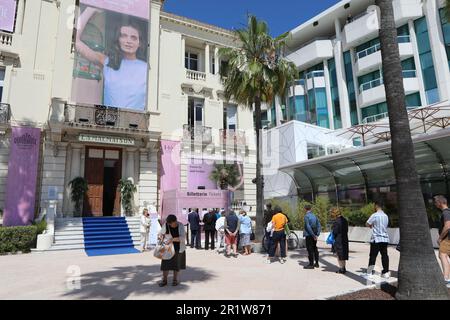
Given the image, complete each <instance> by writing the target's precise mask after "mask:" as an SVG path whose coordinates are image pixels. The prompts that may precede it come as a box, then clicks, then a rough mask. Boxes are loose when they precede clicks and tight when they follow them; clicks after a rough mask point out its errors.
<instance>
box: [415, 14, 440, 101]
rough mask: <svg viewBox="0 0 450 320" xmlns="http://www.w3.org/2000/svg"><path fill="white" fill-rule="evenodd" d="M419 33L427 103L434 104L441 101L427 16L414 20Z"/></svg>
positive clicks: (418, 39)
mask: <svg viewBox="0 0 450 320" xmlns="http://www.w3.org/2000/svg"><path fill="white" fill-rule="evenodd" d="M414 26H415V29H416V35H417V46H418V48H419V57H420V64H421V68H422V74H423V82H424V86H425V94H426V96H427V103H428V104H433V103H435V102H438V101H439V92H438V88H437V81H436V73H435V69H434V64H433V56H432V53H431V46H430V39H429V36H428V26H427V21H426V19H425V17H422V18H419V19H417V20H416V21H414Z"/></svg>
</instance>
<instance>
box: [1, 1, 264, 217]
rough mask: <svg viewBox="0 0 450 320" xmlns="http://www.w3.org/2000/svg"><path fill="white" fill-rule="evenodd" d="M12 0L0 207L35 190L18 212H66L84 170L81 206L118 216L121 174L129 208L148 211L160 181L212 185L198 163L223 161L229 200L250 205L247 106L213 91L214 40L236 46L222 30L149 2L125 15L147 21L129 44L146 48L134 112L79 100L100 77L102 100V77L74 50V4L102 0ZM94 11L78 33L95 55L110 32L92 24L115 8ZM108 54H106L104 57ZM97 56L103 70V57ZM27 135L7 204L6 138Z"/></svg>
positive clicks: (207, 165)
mask: <svg viewBox="0 0 450 320" xmlns="http://www.w3.org/2000/svg"><path fill="white" fill-rule="evenodd" d="M13 2H14V5H13V6H12V8H13V10H14V12H13V13H12V16H13V18H14V19H13V27H12V30H10V31H0V94H1V102H2V104H1V107H0V209H2V210H3V209H4V208H6V206H7V203H6V202H7V201H8V199H9V198H10V200H9V201H10V203H9V204H8V205H9V206H12V207H16V208H17V207H18V206H19V202H18V201H22V200H23V201H25V200H24V199H25V198H26V196H25V194H31V193H34V194H35V195H36V196H35V198H34V197H33V196H31V197H28V198H27V200H26V201H28V202H27V204H26V205H27V206H28V207H27V210H28V209H29V210H32V211H33V212H34V216H37V215H39V214H45V213H47V211H48V208H49V207H51V208H52V210H54V212H55V213H56V217H57V219H60V218H66V217H73V216H74V203H73V202H72V201H71V199H70V190H71V189H70V186H69V182H70V181H71V180H72V179H74V178H76V177H84V178H85V179H86V180H87V182H88V184H89V192H88V195H87V198H85V201H84V204H83V212H82V215H83V216H112V215H114V216H118V215H121V214H123V208H122V206H121V205H120V201H121V200H120V194H119V191H118V187H117V185H118V181H119V180H120V179H128V178H132V180H133V182H134V183H135V185H136V186H137V192H136V193H135V196H134V201H135V203H134V210H133V211H134V213H135V214H136V215H138V214H140V212H141V211H142V208H144V207H147V206H149V205H154V206H156V207H157V208H160V205H161V194H162V192H163V191H168V190H164V188H166V189H176V190H179V191H189V190H198V189H211V188H212V189H216V188H217V186H215V185H214V184H213V185H212V186H211V181H209V178H208V175H209V171H210V170H211V168H212V165H213V163H220V162H221V161H224V160H226V161H228V163H235V164H237V165H238V166H239V167H240V168H241V169H242V170H241V171H242V175H243V178H242V180H243V183H242V184H241V185H240V186H239V188H238V190H236V192H235V193H234V200H235V203H236V204H237V205H239V204H243V203H246V204H247V205H248V206H250V207H251V208H252V211H255V209H256V205H255V198H256V188H255V185H254V184H253V183H252V179H253V178H254V177H255V141H254V130H253V115H252V111H251V110H248V109H246V108H244V107H243V106H239V105H237V104H235V103H233V102H232V101H226V100H225V98H224V95H223V87H222V84H221V81H220V77H219V68H220V66H221V64H222V63H224V62H223V61H221V59H220V57H219V55H218V50H219V48H221V47H230V46H234V45H236V42H235V38H234V36H233V33H232V32H231V31H229V30H224V29H222V28H219V27H216V26H212V25H208V24H205V23H201V22H199V21H194V20H190V19H187V18H184V17H180V16H176V15H173V14H170V13H167V12H164V11H163V3H162V2H161V1H157V0H147V1H145V0H144V1H143V2H142V1H141V3H145V2H147V4H146V5H147V6H148V12H138V13H137V14H139V15H142V16H146V17H147V18H146V19H147V20H146V21H148V23H147V24H144V25H142V23H141V27H143V28H144V29H146V30H148V32H147V37H144V35H143V33H141V34H140V35H139V41H140V42H139V43H140V49H141V50H143V51H146V53H147V54H146V55H145V57H144V60H146V62H147V71H146V72H147V76H146V77H144V78H142V77H141V78H140V79H138V80H136V81H143V82H144V83H145V89H146V92H147V93H148V94H147V95H146V96H145V99H146V100H145V101H146V103H145V106H144V108H143V110H139V111H136V110H132V109H131V108H121V106H120V105H118V106H114V105H106V104H105V103H103V102H102V95H97V98H91V96H92V95H93V94H92V90H94V92H98V90H102V85H104V90H105V91H104V92H105V93H104V95H105V98H104V99H105V100H103V101H106V95H107V93H106V92H107V89H106V87H107V85H108V84H106V82H105V83H103V82H102V77H105V79H106V78H107V76H106V74H103V76H102V75H101V74H100V73H99V72H98V70H99V69H98V66H95V65H94V64H93V63H91V62H89V61H88V62H86V61H85V60H86V59H85V60H83V59H82V58H85V57H84V56H82V54H81V53H80V54H78V53H77V52H78V51H79V52H82V51H80V49H79V46H78V43H77V40H76V39H77V28H75V27H74V24H75V26H76V21H77V19H79V16H80V17H81V15H80V14H81V11H80V10H79V9H80V7H81V8H82V9H84V8H85V7H86V6H87V4H89V3H91V4H92V3H94V4H95V3H105V2H103V1H96V0H94V1H92V0H13ZM113 3H116V5H120V3H119V2H117V1H116V2H114V1H112V2H111V1H109V2H106V4H105V6H106V5H108V6H109V5H111V6H113ZM130 10H131V9H130ZM106 11H107V10H101V11H99V13H95V12H94V15H93V16H92V17H91V18H90V19H91V20H89V21H88V23H87V24H86V26H85V27H84V28H85V32H84V33H82V35H81V36H80V37H81V41H82V42H84V44H85V45H86V46H90V48H88V49H89V50H91V51H92V52H93V54H94V55H95V56H94V58H96V57H97V58H96V59H98V56H99V55H98V52H102V53H100V55H107V54H108V52H107V50H105V51H99V50H101V49H99V48H100V47H102V46H106V47H107V46H108V41H111V40H110V39H108V34H107V33H102V27H103V28H105V26H108V23H113V22H114V21H113V22H111V21H108V14H110V15H111V16H113V17H114V15H118V14H122V13H120V12H117V11H115V12H112V13H111V12H109V13H108V12H106ZM83 12H87V11H84V10H83ZM105 12H106V13H105ZM10 14H11V13H10ZM95 14H96V15H95ZM80 19H81V18H80ZM80 21H81V20H80ZM131 25H132V24H131V22H130V26H131ZM129 29H133V27H129V28H128V30H129ZM135 29H136V28H135ZM78 30H81V29H80V26H78ZM99 30H100V31H99ZM123 30H124V29H120V32H121V34H120V36H121V37H122V36H124V34H123V33H124V31H123ZM136 30H137V29H136ZM146 38H147V39H146ZM135 41H136V39H135ZM146 43H148V48H145V44H146ZM126 46H128V47H126ZM130 46H131V45H128V44H126V45H125V47H126V48H129V47H130ZM93 48H94V49H93ZM121 48H122V47H121ZM85 50H86V49H85ZM96 50H97V51H96ZM122 50H124V49H123V48H122ZM91 51H90V52H91ZM92 52H91V53H92ZM86 56H88V57H90V58H92V56H89V55H86ZM108 59H109V61H110V63H111V61H112V59H113V57H112V56H109V57H108ZM94 60H95V59H94ZM102 61H103V60H102ZM83 63H84V65H83ZM104 63H105V69H106V64H107V63H108V62H104ZM74 66H75V67H74ZM108 67H109V65H108ZM111 68H113V67H111ZM136 70H137V69H136ZM111 72H112V71H111ZM122 75H123V74H122ZM128 75H129V76H133V75H132V74H128ZM74 79H75V80H74ZM105 81H106V80H105ZM119 81H120V80H117V82H119ZM131 89H133V88H131ZM76 90H78V91H77V92H78V94H80V92H81V96H82V97H84V98H85V100H89V99H91V100H90V101H93V100H95V99H96V100H95V102H93V103H92V102H87V103H86V102H83V101H81V102H80V95H79V96H78V97H75V94H74V92H75V91H76ZM100 92H101V91H100ZM81 100H83V99H81ZM15 128H37V132H38V133H37V135H36V136H31V138H30V137H29V136H27V135H23V136H20V137H19V138H13V132H14V130H15ZM21 139H22V140H21ZM27 139H28V140H27ZM36 139H37V140H36ZM37 141H39V142H40V143H39V145H38V147H37V153H36V154H37V158H36V162H37V163H36V169H33V168H32V167H33V166H31V167H27V168H19V169H23V170H22V171H21V172H23V173H24V174H25V175H30V177H31V180H33V181H34V182H35V183H34V185H33V183H32V184H31V187H29V188H28V189H26V188H25V189H20V190H19V189H17V190H15V191H14V192H16V193H19V200H17V199H18V198H17V197H14V199H16V200H14V201H15V202H14V203H11V201H13V199H12V197H10V195H9V194H8V192H9V193H10V194H11V193H12V192H13V191H12V190H11V188H9V187H8V186H13V185H14V180H15V179H16V178H17V177H16V176H13V175H12V174H11V172H13V171H11V170H12V169H11V168H13V166H14V164H15V163H16V160H15V157H13V156H11V154H12V153H13V151H12V149H13V148H12V146H13V144H14V143H16V142H17V144H20V143H21V146H22V145H27V143H29V142H30V143H31V145H33V143H36V142H37ZM22 142H23V143H22ZM18 148H19V150H22V151H23V148H22V149H20V146H19V147H18ZM30 148H31V147H30ZM165 148H166V149H165ZM168 148H169V149H170V150H169V149H168ZM172 148H174V149H173V150H172ZM14 152H15V151H14ZM167 152H170V153H172V154H173V156H172V158H173V159H172V160H173V161H172V162H174V163H172V164H171V165H169V166H166V165H167V164H166V163H164V160H163V158H164V156H163V154H167ZM22 158H23V157H22ZM30 159H31V158H30ZM177 161H179V162H178V163H177ZM17 163H18V162H17ZM165 166H166V167H165ZM13 169H14V168H13ZM15 169H17V168H15ZM19 169H18V170H19ZM27 170H28V171H27ZM33 170H34V172H33ZM199 170H200V173H199ZM208 170H209V171H208ZM29 171H31V172H29ZM198 175H201V177H200V178H199V177H198ZM163 176H165V177H166V178H165V179H166V180H165V182H164V181H163V180H164V179H163V178H162V177H163ZM168 179H169V180H170V181H169V182H167V181H168ZM17 181H19V180H17ZM208 185H209V187H208ZM33 186H34V189H33ZM21 192H23V193H24V196H23V197H22V200H20V193H21ZM30 199H31V200H30ZM31 202H32V203H31ZM199 206H201V201H200V202H199ZM30 208H31V209H30ZM19 211H20V210H19ZM25 211H26V210H25V209H24V210H23V211H20V212H22V213H24V214H25Z"/></svg>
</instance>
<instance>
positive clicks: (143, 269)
mask: <svg viewBox="0 0 450 320" xmlns="http://www.w3.org/2000/svg"><path fill="white" fill-rule="evenodd" d="M172 275H173V272H172V271H171V272H170V273H169V278H168V285H167V286H165V287H162V288H161V287H159V286H158V282H159V281H160V280H161V278H162V271H160V266H159V265H151V266H145V265H140V266H135V267H116V268H113V269H112V270H108V271H101V272H92V273H87V274H82V275H81V286H80V289H74V290H72V291H70V292H67V293H66V294H64V296H65V297H71V298H72V299H111V300H123V299H126V298H128V297H129V296H130V295H133V296H134V298H135V297H136V298H138V297H139V295H144V294H145V295H148V294H170V293H174V292H178V291H185V290H187V289H188V288H189V284H192V283H197V282H203V281H208V280H209V279H211V278H212V277H213V276H214V274H213V273H211V272H209V271H207V270H206V269H203V268H193V267H189V266H187V269H186V270H181V272H180V274H179V276H178V279H179V281H180V283H179V284H178V286H176V287H173V286H172V285H171V284H172Z"/></svg>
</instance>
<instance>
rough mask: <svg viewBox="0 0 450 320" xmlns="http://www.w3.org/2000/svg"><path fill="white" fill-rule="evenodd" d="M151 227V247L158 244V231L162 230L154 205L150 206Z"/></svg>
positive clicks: (149, 241) (149, 243)
mask: <svg viewBox="0 0 450 320" xmlns="http://www.w3.org/2000/svg"><path fill="white" fill-rule="evenodd" d="M149 209H150V210H149V211H150V229H149V234H148V246H149V248H150V249H152V248H154V247H156V245H157V244H158V233H159V231H160V230H161V224H160V223H159V215H158V212H157V211H156V208H155V207H154V206H150V208H149Z"/></svg>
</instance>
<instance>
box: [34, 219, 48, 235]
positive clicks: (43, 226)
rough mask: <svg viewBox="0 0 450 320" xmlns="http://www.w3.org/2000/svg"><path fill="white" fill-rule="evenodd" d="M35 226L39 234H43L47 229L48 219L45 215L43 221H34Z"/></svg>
mask: <svg viewBox="0 0 450 320" xmlns="http://www.w3.org/2000/svg"><path fill="white" fill-rule="evenodd" d="M33 226H36V228H37V234H42V233H44V231H45V230H46V229H47V220H46V219H45V215H44V217H43V218H42V220H41V221H34V222H33Z"/></svg>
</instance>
